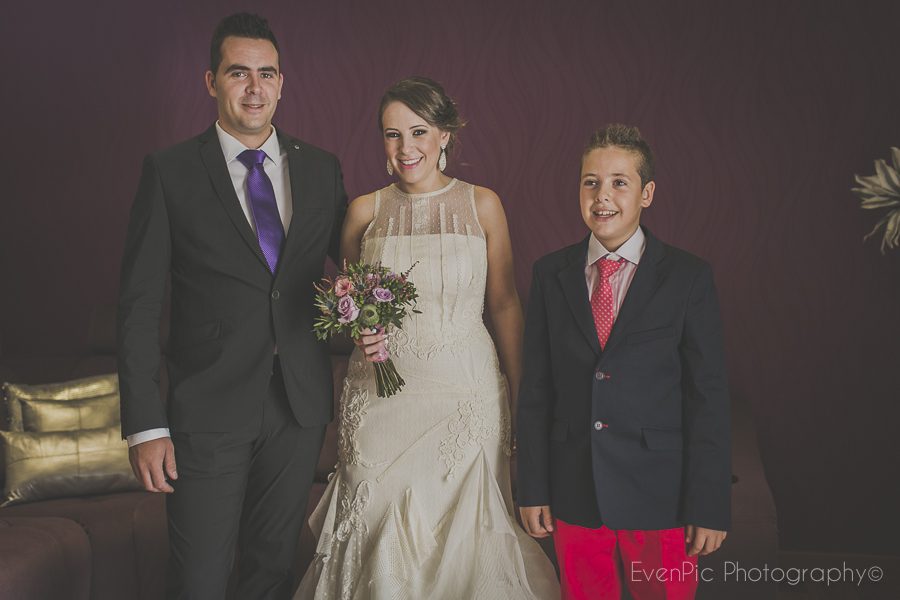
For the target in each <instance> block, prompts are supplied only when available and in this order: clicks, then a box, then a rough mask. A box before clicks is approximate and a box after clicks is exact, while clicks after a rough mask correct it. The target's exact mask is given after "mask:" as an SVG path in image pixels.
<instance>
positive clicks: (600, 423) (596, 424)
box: [594, 421, 609, 431]
mask: <svg viewBox="0 0 900 600" xmlns="http://www.w3.org/2000/svg"><path fill="white" fill-rule="evenodd" d="M606 427H609V425H607V424H606V423H604V422H603V421H594V429H596V430H597V431H603V429H604V428H606Z"/></svg>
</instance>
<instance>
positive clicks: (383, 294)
mask: <svg viewBox="0 0 900 600" xmlns="http://www.w3.org/2000/svg"><path fill="white" fill-rule="evenodd" d="M372 296H373V297H374V298H375V301H376V302H390V301H391V300H393V299H394V295H393V294H392V293H391V290H386V289H384V288H381V287H379V288H375V289H374V290H372Z"/></svg>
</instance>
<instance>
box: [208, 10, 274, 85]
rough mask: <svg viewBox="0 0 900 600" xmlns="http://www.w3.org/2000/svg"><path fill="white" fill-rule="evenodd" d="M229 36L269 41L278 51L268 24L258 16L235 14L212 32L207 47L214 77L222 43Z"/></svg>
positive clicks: (219, 59) (220, 58) (220, 56)
mask: <svg viewBox="0 0 900 600" xmlns="http://www.w3.org/2000/svg"><path fill="white" fill-rule="evenodd" d="M229 36H234V37H240V38H249V39H251V40H269V41H270V42H272V45H273V46H275V52H279V50H278V40H276V39H275V34H274V33H272V30H271V29H269V22H268V21H266V20H265V19H264V18H262V17H260V16H259V15H253V14H250V13H237V14H235V15H229V16H227V17H225V18H224V19H222V20H221V21H220V22H219V24H218V25H217V26H216V29H215V31H213V35H212V41H211V42H210V45H209V70H210V71H212V74H213V75H215V74H216V72H217V71H218V70H219V64H220V63H221V62H222V42H224V41H225V38H227V37H229Z"/></svg>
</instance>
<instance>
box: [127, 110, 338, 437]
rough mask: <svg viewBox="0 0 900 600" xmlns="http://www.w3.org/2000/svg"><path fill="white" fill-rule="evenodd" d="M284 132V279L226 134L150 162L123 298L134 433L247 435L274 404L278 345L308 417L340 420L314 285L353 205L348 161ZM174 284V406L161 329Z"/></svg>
mask: <svg viewBox="0 0 900 600" xmlns="http://www.w3.org/2000/svg"><path fill="white" fill-rule="evenodd" d="M278 137H279V142H280V144H281V147H282V149H284V150H285V151H286V152H287V160H288V162H289V165H290V166H289V173H290V184H291V195H292V199H293V217H292V219H291V224H290V228H289V231H288V233H287V236H286V239H285V242H284V246H283V249H282V253H281V258H280V260H279V262H278V269H277V271H276V273H275V275H274V276H273V275H272V273H270V272H269V270H268V267H267V266H266V261H265V258H264V257H263V254H262V251H261V250H260V247H259V243H258V241H257V238H256V235H255V234H254V232H253V230H252V229H251V227H250V224H249V223H248V221H247V218H246V216H245V215H244V212H243V210H242V209H241V206H240V204H239V202H238V199H237V195H236V194H235V191H234V186H233V184H232V182H231V177H230V175H229V173H228V168H227V166H226V164H225V158H224V155H223V154H222V148H221V146H220V144H219V140H218V137H217V135H216V129H215V126H213V127H210V128H209V129H208V130H207V131H206V132H204V133H203V134H201V135H199V136H197V137H195V138H193V139H191V140H188V141H186V142H184V143H181V144H178V145H176V146H174V147H172V148H168V149H166V150H163V151H161V152H157V153H156V154H153V155H150V156H148V157H147V158H146V159H145V160H144V167H143V173H142V175H141V181H140V186H139V188H138V192H137V197H136V199H135V201H134V206H133V208H132V211H131V220H130V224H129V227H128V236H127V239H126V243H125V254H124V259H123V264H122V280H121V289H120V295H119V314H118V346H119V384H120V393H121V399H122V432H123V435H126V436H127V435H131V434H134V433H137V432H140V431H145V430H148V429H155V428H160V427H169V428H171V429H173V430H177V431H187V432H223V431H234V430H238V429H240V428H241V427H242V426H246V425H247V424H248V422H249V421H250V420H252V418H253V415H254V414H257V412H256V411H258V403H259V402H260V401H261V399H262V398H264V397H265V393H266V390H267V386H268V384H269V380H270V378H271V374H272V364H273V359H272V357H273V352H274V351H275V349H276V347H277V351H278V355H279V358H280V362H281V365H282V371H283V374H284V384H285V388H286V391H287V396H288V399H289V401H290V404H291V408H292V409H293V413H294V415H295V417H296V418H297V421H298V422H299V423H300V424H301V425H305V426H309V425H321V424H324V423H327V422H328V421H330V420H331V418H332V377H331V363H330V361H329V357H328V352H327V349H326V346H325V345H324V344H322V343H320V342H317V341H316V339H315V336H314V335H313V333H312V326H313V318H314V316H315V314H314V307H313V293H314V290H313V283H314V282H316V281H318V280H319V279H320V278H321V276H322V273H323V265H324V261H325V256H326V253H328V252H330V253H331V255H332V256H333V257H336V256H337V247H338V242H339V238H340V230H341V224H342V222H343V217H344V214H345V212H346V203H347V198H346V194H345V192H344V186H343V181H342V175H341V169H340V165H339V164H338V161H337V158H335V157H334V156H333V155H331V154H329V153H327V152H325V151H323V150H320V149H318V148H315V147H313V146H310V145H309V144H306V143H304V142H302V141H300V140H296V139H294V138H292V137H289V136H286V135H284V134H282V133H281V132H280V131H279V134H278ZM168 277H170V278H171V281H170V285H171V333H170V335H169V345H168V349H167V365H168V369H169V371H168V372H169V382H170V383H169V394H168V407H166V406H164V405H163V403H162V402H161V400H160V394H159V390H158V382H159V356H160V348H159V333H158V332H159V319H160V310H161V307H162V305H163V302H164V294H165V289H166V283H167V278H168Z"/></svg>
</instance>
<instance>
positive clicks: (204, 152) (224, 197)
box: [200, 125, 269, 270]
mask: <svg viewBox="0 0 900 600" xmlns="http://www.w3.org/2000/svg"><path fill="white" fill-rule="evenodd" d="M200 141H201V143H202V145H201V147H200V157H201V159H202V160H203V165H204V166H205V167H206V171H207V173H208V174H209V179H210V181H212V185H213V188H214V189H215V190H216V195H217V196H218V198H219V201H220V202H221V203H222V208H224V209H225V212H226V213H227V214H228V217H229V218H230V219H231V222H232V223H233V224H234V226H235V228H236V229H237V230H238V233H240V235H241V237H242V238H243V239H244V241H245V242H246V243H247V246H248V247H249V248H250V250H251V251H252V252H253V254H255V255H256V257H257V258H258V259H259V260H260V262H262V264H263V266H264V267H266V270H268V269H269V266H268V264H267V263H266V258H265V256H263V253H262V250H261V249H260V247H259V240H257V239H256V234H254V233H253V229H252V228H251V227H250V223H248V222H247V216H246V215H245V214H244V211H243V209H242V208H241V204H240V202H239V201H238V198H237V194H235V193H234V185H233V184H232V183H231V175H230V174H229V173H228V166H227V165H226V164H225V156H224V155H223V154H222V146H221V145H220V144H219V138H218V136H217V135H216V126H215V125H213V126H212V127H210V128H209V129H207V130H206V132H205V133H204V134H203V135H202V136H200Z"/></svg>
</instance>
